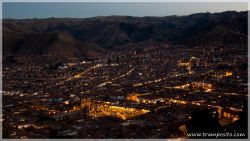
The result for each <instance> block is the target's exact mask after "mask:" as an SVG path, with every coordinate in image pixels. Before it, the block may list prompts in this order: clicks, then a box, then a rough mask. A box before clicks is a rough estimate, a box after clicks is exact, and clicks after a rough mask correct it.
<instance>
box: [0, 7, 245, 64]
mask: <svg viewBox="0 0 250 141" xmlns="http://www.w3.org/2000/svg"><path fill="white" fill-rule="evenodd" d="M247 18H248V17H247V11H245V12H235V11H227V12H222V13H215V14H211V13H198V14H192V15H188V16H167V17H130V16H108V17H93V18H85V19H76V18H72V19H71V18H49V19H23V20H14V19H4V20H3V54H4V55H5V54H14V55H29V54H32V55H52V56H55V57H62V58H65V59H66V60H67V58H68V57H76V58H78V57H83V56H85V57H86V56H88V53H102V52H104V51H107V50H108V51H109V50H112V51H116V50H117V49H119V46H123V47H126V46H131V44H133V45H136V44H142V43H144V42H152V43H170V44H184V45H187V46H194V45H204V44H211V43H213V44H215V43H220V44H247Z"/></svg>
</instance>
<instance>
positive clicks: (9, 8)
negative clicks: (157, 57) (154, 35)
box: [3, 2, 247, 19]
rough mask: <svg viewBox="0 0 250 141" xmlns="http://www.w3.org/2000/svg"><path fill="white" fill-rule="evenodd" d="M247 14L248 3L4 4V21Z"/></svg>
mask: <svg viewBox="0 0 250 141" xmlns="http://www.w3.org/2000/svg"><path fill="white" fill-rule="evenodd" d="M228 10H230V11H231V10H236V11H245V10H247V3H114V2H112V3H84V2H81V3H73V2H68V3H62V2H60V3H55V2H54V3H48V2H47V3H45V2H44V3H37V2H36V3H34V2H33V3H28V2H23V3H17V2H15V3H13V2H12V3H10V2H5V3H3V18H13V19H25V18H49V17H57V18H62V17H67V18H86V17H95V16H110V15H126V16H139V17H141V16H169V15H189V14H192V13H199V12H210V13H215V12H222V11H228Z"/></svg>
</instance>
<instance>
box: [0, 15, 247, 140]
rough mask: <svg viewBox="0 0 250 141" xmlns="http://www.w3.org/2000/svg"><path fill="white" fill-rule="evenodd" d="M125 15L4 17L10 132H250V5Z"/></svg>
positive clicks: (13, 135)
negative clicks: (234, 8)
mask: <svg viewBox="0 0 250 141" xmlns="http://www.w3.org/2000/svg"><path fill="white" fill-rule="evenodd" d="M3 14H5V13H3ZM115 15H116V14H115V13H114V14H113V15H110V16H94V17H87V18H57V17H51V18H39V17H38V18H32V19H31V18H30V19H13V18H5V19H3V21H2V24H3V25H2V26H3V31H2V32H3V33H2V34H3V68H2V81H3V86H2V99H3V100H2V102H3V103H2V114H3V119H2V126H3V132H2V134H3V138H10V139H29V138H32V139H34V138H35V139H38V138H40V139H48V138H52V139H53V138H55V139H62V138H71V139H72V138H75V139H111V138H113V139H195V138H202V139H207V138H209V139H216V138H223V139H224V138H235V139H247V138H248V135H247V134H248V129H247V126H248V121H247V119H248V116H247V115H248V112H247V111H248V108H247V106H248V53H247V50H248V45H247V39H248V34H247V26H248V22H247V21H248V11H222V12H212V13H209V12H201V13H194V14H188V15H180V16H179V15H174V16H173V15H169V16H142V17H141V16H119V15H118V16H115Z"/></svg>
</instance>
